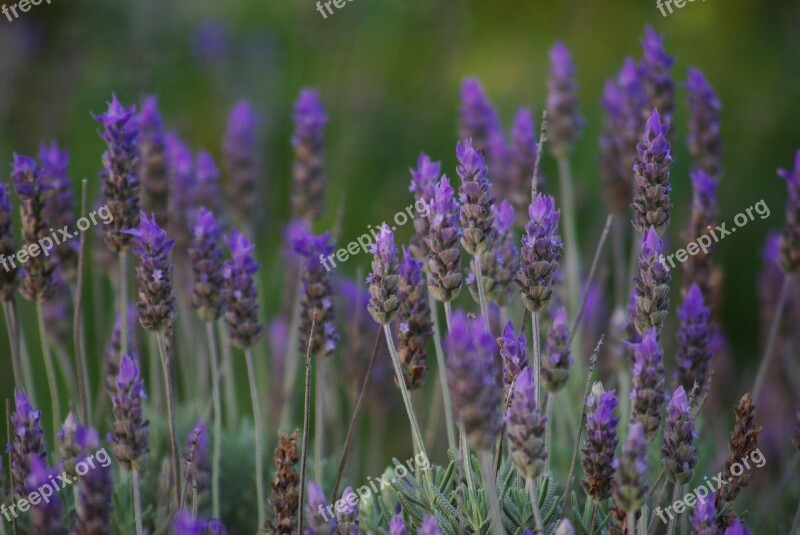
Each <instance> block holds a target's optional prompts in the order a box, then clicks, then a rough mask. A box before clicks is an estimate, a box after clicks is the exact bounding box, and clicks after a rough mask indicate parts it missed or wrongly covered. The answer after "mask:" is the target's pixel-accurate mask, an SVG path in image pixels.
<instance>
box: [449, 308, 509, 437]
mask: <svg viewBox="0 0 800 535" xmlns="http://www.w3.org/2000/svg"><path fill="white" fill-rule="evenodd" d="M445 349H446V350H447V356H448V358H447V379H448V382H449V385H450V396H451V399H452V402H453V410H454V411H455V413H456V415H457V416H458V418H459V420H460V422H461V425H463V426H464V430H465V432H466V433H467V438H468V439H469V442H470V444H472V446H473V447H474V448H476V449H477V450H478V451H487V450H490V449H491V448H492V447H494V444H495V440H496V439H497V435H498V434H499V433H500V429H501V427H502V418H501V414H500V402H501V397H502V389H501V388H500V385H499V382H498V379H499V377H498V376H499V373H498V372H499V371H500V370H499V369H497V364H498V362H497V360H496V359H495V352H496V351H497V345H496V342H495V339H494V337H493V336H492V334H491V333H490V332H488V331H487V330H486V328H485V326H484V322H483V321H482V320H479V319H478V320H469V319H467V315H466V314H465V313H464V312H461V311H456V312H455V313H454V314H453V318H452V323H451V325H450V332H449V333H448V336H447V339H446V340H445Z"/></svg>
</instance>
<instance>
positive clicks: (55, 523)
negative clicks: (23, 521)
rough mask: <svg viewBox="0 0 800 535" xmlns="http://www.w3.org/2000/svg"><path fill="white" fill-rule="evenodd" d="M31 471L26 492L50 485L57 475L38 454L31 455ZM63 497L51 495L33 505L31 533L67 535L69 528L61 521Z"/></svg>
mask: <svg viewBox="0 0 800 535" xmlns="http://www.w3.org/2000/svg"><path fill="white" fill-rule="evenodd" d="M29 460H30V465H31V471H30V474H29V475H28V478H27V480H26V485H25V487H24V492H25V494H26V495H27V494H28V493H33V492H36V491H37V489H39V488H41V487H42V486H43V485H50V484H51V482H52V481H54V478H55V476H56V475H57V474H56V473H55V471H51V470H50V469H49V468H48V467H47V464H46V462H45V460H44V459H42V458H41V457H38V456H37V455H31V456H30V459H29ZM62 512H63V511H62V507H61V499H60V498H59V497H58V494H54V495H53V496H50V499H49V500H46V501H40V502H39V503H38V504H37V505H33V506H32V507H31V523H30V533H32V534H41V535H44V534H47V535H67V528H66V527H65V526H64V523H63V522H62V521H61V515H62Z"/></svg>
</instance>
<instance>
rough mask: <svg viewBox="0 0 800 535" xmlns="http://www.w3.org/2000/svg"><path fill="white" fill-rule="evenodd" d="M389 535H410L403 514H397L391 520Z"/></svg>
mask: <svg viewBox="0 0 800 535" xmlns="http://www.w3.org/2000/svg"><path fill="white" fill-rule="evenodd" d="M389 535H408V530H407V529H406V525H405V523H404V522H403V515H401V514H396V515H394V516H393V517H392V520H391V521H390V522H389Z"/></svg>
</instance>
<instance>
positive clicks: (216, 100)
mask: <svg viewBox="0 0 800 535" xmlns="http://www.w3.org/2000/svg"><path fill="white" fill-rule="evenodd" d="M8 1H10V0H6V2H8ZM648 24H651V25H653V26H654V28H655V29H656V30H657V31H658V32H660V33H663V34H664V36H665V42H666V48H667V50H668V52H669V53H671V54H673V55H674V56H676V64H675V67H674V69H673V74H674V76H675V78H676V80H678V81H679V82H682V81H683V80H685V77H686V69H687V67H689V66H694V67H697V68H699V69H701V70H702V71H703V72H704V73H705V74H706V76H707V78H708V80H709V81H710V83H711V84H712V85H713V86H714V88H715V89H716V91H717V93H718V96H719V98H720V100H721V102H722V105H723V110H722V128H723V129H722V136H723V140H724V145H725V156H724V167H725V171H724V175H723V178H722V183H721V186H720V189H719V195H720V209H721V216H720V220H721V221H730V220H732V218H733V216H734V215H735V214H736V213H738V212H739V211H741V210H744V209H745V208H747V207H749V206H751V205H752V204H754V203H755V202H757V201H758V200H760V199H762V198H763V199H764V200H765V201H766V203H767V204H768V206H769V207H770V209H771V211H772V213H771V216H770V217H769V218H768V219H766V220H763V221H762V220H760V219H756V221H754V222H752V223H749V224H748V226H747V227H746V228H745V229H743V230H742V231H740V232H738V233H737V234H736V235H735V236H731V237H728V238H727V239H726V240H724V241H723V242H721V243H720V245H719V247H718V249H717V250H716V252H715V253H714V260H715V263H716V264H717V265H722V266H724V269H725V277H724V291H723V296H724V307H723V319H722V325H723V328H724V330H725V332H726V334H727V336H728V339H729V342H730V350H731V354H732V358H733V361H734V363H735V364H734V366H733V376H734V377H736V376H738V377H740V378H742V379H744V380H745V381H750V380H751V379H748V378H749V377H751V376H752V375H754V373H755V369H756V361H757V358H758V357H759V355H760V348H761V340H762V334H763V333H762V332H761V331H762V327H761V325H760V323H759V312H758V301H757V275H758V272H759V269H760V266H761V257H760V251H761V248H762V244H763V240H764V237H765V236H766V234H767V232H768V231H769V230H774V229H779V228H780V227H781V226H782V224H783V221H784V217H783V202H784V198H785V187H784V184H783V183H782V181H780V180H779V179H778V178H777V176H776V173H775V170H776V168H777V167H788V166H790V165H791V164H792V163H793V159H794V152H795V150H796V149H797V147H798V146H800V130H799V129H798V120H800V111H798V103H800V53H799V51H800V32H798V31H797V28H798V27H800V2H796V1H794V2H792V1H788V0H779V1H771V2H769V3H766V4H765V3H757V2H736V3H733V2H723V1H721V0H707V1H701V0H696V1H694V2H693V3H687V5H686V6H685V7H684V8H682V9H676V10H675V12H674V13H673V14H672V15H669V16H668V17H662V15H661V13H660V12H659V11H658V10H657V8H656V6H655V1H654V0H653V1H649V0H648V1H641V2H640V1H637V2H634V1H630V0H629V1H621V0H608V1H605V2H592V1H588V0H582V1H575V0H571V1H570V0H564V1H559V2H519V1H517V0H513V1H512V0H492V1H491V2H485V1H484V2H481V1H445V0H405V1H403V2H391V1H384V2H378V1H375V0H352V1H349V2H347V3H346V5H345V6H344V8H342V9H340V10H336V11H335V13H334V14H333V15H332V16H329V17H328V18H327V19H323V17H322V16H321V15H320V14H319V13H318V12H317V10H316V8H315V5H314V3H313V2H311V1H309V0H288V1H282V2H257V1H253V0H226V1H225V2H211V1H206V0H135V1H128V2H117V1H106V0H92V1H73V0H53V2H52V4H50V5H47V4H44V3H43V4H41V5H39V6H35V7H33V8H32V9H31V11H30V12H28V13H26V14H23V16H21V17H20V18H19V19H17V20H15V21H14V22H12V23H9V22H8V21H7V20H5V19H4V18H3V19H2V20H0V179H2V180H3V181H7V180H8V169H9V162H10V161H11V156H12V153H13V151H17V152H21V153H24V154H30V153H34V152H35V151H36V149H37V147H38V145H39V143H40V142H42V141H47V140H50V139H56V140H58V141H59V142H60V143H61V144H62V145H64V146H66V147H68V148H69V150H70V153H71V166H70V173H71V175H72V176H73V177H74V178H75V179H76V186H77V183H78V179H80V178H84V177H86V178H88V179H89V190H90V199H94V198H95V197H96V195H97V192H98V191H99V181H98V180H97V178H96V177H97V172H98V170H99V169H100V155H101V153H102V151H103V150H104V146H103V143H102V141H101V140H100V138H99V136H98V135H97V125H96V123H95V121H93V120H92V117H91V115H90V112H95V113H99V112H101V111H102V110H103V109H104V107H105V102H106V101H108V100H109V99H110V96H111V93H112V92H116V94H117V95H118V96H119V97H120V99H121V100H122V101H123V102H125V103H130V102H140V101H141V99H142V98H143V97H144V96H146V95H151V94H154V95H158V98H159V104H160V109H161V111H162V114H163V115H164V118H165V121H166V123H167V125H168V127H169V128H170V129H173V130H176V131H178V132H179V133H180V134H181V135H182V136H183V137H184V138H185V139H186V140H187V141H188V142H189V143H190V144H191V145H192V146H193V147H194V148H196V149H199V148H204V149H207V150H209V151H211V152H212V153H213V154H214V155H215V156H219V155H220V145H221V137H222V132H223V129H224V125H225V121H226V117H227V114H228V111H229V110H230V108H231V106H232V105H233V104H234V103H235V102H236V101H237V100H239V99H241V98H247V99H249V100H250V101H251V102H252V103H253V104H254V105H255V107H256V108H257V110H258V111H259V114H260V117H261V119H262V137H261V145H262V148H263V153H262V155H263V163H264V166H263V169H264V173H263V177H262V180H263V187H264V195H263V198H262V199H261V206H262V213H263V221H264V224H263V226H262V227H261V231H260V235H259V243H258V251H259V259H260V260H261V261H262V264H263V266H264V269H263V272H262V302H263V309H264V313H265V315H266V316H269V315H272V314H274V313H275V312H276V310H277V308H278V307H279V306H280V304H281V284H282V279H281V277H280V276H279V274H280V272H281V270H282V269H283V266H282V260H281V257H280V249H281V247H282V238H281V231H282V228H283V225H284V224H285V223H286V222H287V221H288V219H289V217H290V205H289V186H290V180H291V161H292V157H293V156H292V151H291V147H290V144H289V138H290V135H291V131H292V128H293V125H292V104H293V101H294V99H295V98H296V96H297V93H298V91H299V90H300V89H301V88H303V87H307V86H315V87H318V88H319V89H320V91H321V95H322V99H323V101H324V102H325V105H326V107H327V112H328V115H329V117H330V124H329V127H328V129H327V134H326V147H327V148H326V151H327V162H328V163H327V174H328V179H329V182H328V189H327V202H326V204H327V209H326V212H325V215H324V216H323V218H322V220H321V221H320V222H319V224H318V228H317V229H316V230H318V231H321V230H324V229H329V228H330V229H334V230H335V232H336V234H337V235H338V236H339V241H340V243H343V244H345V243H347V242H349V241H351V240H353V239H355V238H356V237H357V236H358V235H360V234H362V233H363V232H364V231H365V229H366V227H367V225H368V224H372V225H373V226H374V225H376V224H377V223H380V222H381V221H383V220H388V219H389V218H391V217H392V216H393V214H395V213H396V212H398V211H401V210H402V209H404V207H405V206H407V205H408V204H409V203H410V202H411V197H410V196H409V195H408V193H407V188H408V178H409V175H408V172H407V170H408V168H409V167H410V166H412V165H413V164H414V163H415V162H416V158H417V155H418V153H419V152H420V151H422V150H424V151H425V152H427V153H428V154H430V155H431V156H432V157H434V158H435V159H441V160H442V161H443V164H444V169H445V170H447V171H448V172H449V173H451V174H452V173H453V170H454V164H455V154H454V152H455V151H454V147H455V142H456V139H457V138H456V122H457V109H458V89H459V86H460V84H461V81H462V80H463V78H464V77H466V76H477V77H478V78H480V80H481V81H482V83H483V86H484V88H485V89H486V91H487V93H488V94H489V96H490V98H491V99H492V100H493V102H494V103H495V105H496V106H497V108H498V110H499V112H500V115H501V117H502V119H503V122H504V125H505V126H506V128H507V127H508V126H509V125H510V122H511V119H512V118H513V114H514V112H515V110H516V109H517V108H518V107H520V106H530V107H532V108H533V109H534V113H535V116H536V117H537V123H538V117H539V116H540V114H541V110H542V107H543V104H544V101H545V98H546V86H545V82H546V72H547V51H548V49H549V48H550V46H552V44H553V42H554V41H556V40H562V41H564V42H565V43H566V44H567V46H568V47H569V48H570V50H571V52H572V54H573V57H574V60H575V63H576V64H577V68H578V83H579V86H580V87H579V95H580V99H581V111H582V114H583V115H584V116H585V117H586V120H587V123H586V127H585V129H584V131H583V133H582V135H581V137H580V140H579V142H578V143H577V146H576V147H575V152H574V156H573V170H574V176H575V181H576V186H577V200H578V203H579V211H578V212H579V216H580V219H579V232H580V237H581V246H582V250H583V251H582V254H583V257H584V258H591V254H592V252H593V251H594V246H595V243H596V240H597V238H598V236H599V234H600V230H601V227H602V223H603V221H604V219H605V215H606V207H605V205H604V203H603V202H602V199H601V196H600V192H599V174H598V169H597V160H598V135H599V132H600V128H601V124H602V122H601V117H602V116H601V108H600V106H599V100H600V94H601V91H602V85H603V82H604V80H605V79H607V78H609V77H612V76H614V75H615V73H616V72H617V71H618V70H619V68H620V67H621V65H622V62H623V59H624V58H625V57H626V56H633V57H635V58H639V57H640V56H641V51H640V45H639V41H640V39H641V37H642V36H643V34H644V28H645V27H646V25H648ZM677 102H678V104H679V108H678V112H677V114H676V117H675V123H674V129H675V130H676V132H677V133H676V135H677V137H676V143H675V146H674V148H673V153H674V156H675V165H674V167H673V172H672V183H673V187H674V194H673V202H674V204H675V209H674V212H673V223H672V226H671V228H670V239H669V245H668V248H671V249H674V248H677V247H678V246H683V245H685V244H683V243H682V240H680V239H679V237H678V236H679V232H680V231H681V230H682V229H683V227H684V226H685V222H686V221H687V218H688V215H689V203H690V198H691V188H690V181H689V177H688V168H687V159H688V151H687V149H686V120H687V111H686V106H685V102H686V94H685V91H683V89H682V87H680V89H679V95H678V99H677ZM542 165H543V167H542V171H543V174H544V175H545V176H551V177H555V176H556V172H555V162H554V160H553V159H552V157H551V156H550V155H549V154H547V153H545V156H544V157H543V160H542ZM555 182H556V181H555V180H553V181H552V183H553V184H555ZM554 187H555V186H554ZM555 194H556V196H557V197H558V193H557V191H555ZM411 232H412V226H411V225H407V226H406V227H404V228H403V229H401V230H399V231H398V240H399V241H400V242H405V241H406V240H407V238H408V236H409V235H410V233H411ZM368 263H369V258H367V256H366V255H360V256H358V257H356V258H354V259H351V260H349V261H348V262H347V263H346V264H344V266H343V267H341V268H339V269H341V270H342V273H343V274H347V275H349V276H351V277H352V276H355V275H356V273H358V272H366V270H368ZM359 270H360V271H359ZM674 273H675V274H676V275H677V272H674ZM676 286H677V285H676ZM675 303H676V304H677V300H676V301H675ZM111 306H112V304H111V303H109V310H110V307H111ZM673 310H674V308H673ZM30 312H31V309H29V308H28V307H27V306H24V307H23V313H24V314H26V317H28V318H32V316H30ZM88 314H89V317H90V318H92V321H91V322H89V323H87V329H89V331H90V332H89V336H88V338H87V344H88V348H89V350H90V354H94V355H99V354H101V353H102V344H103V343H104V340H106V339H107V332H108V329H109V325H110V322H111V320H110V317H109V316H110V314H109V315H108V316H104V315H103V314H98V313H97V310H96V309H94V310H90V311H88ZM672 320H673V321H674V317H673V318H672ZM25 327H26V326H25V325H23V328H25ZM32 327H33V325H31V329H29V331H30V332H29V334H27V336H28V337H29V341H28V345H30V346H32V347H35V346H36V343H37V340H36V334H35V330H34V329H32ZM95 330H96V331H97V332H96V333H95V332H94V331H95ZM669 343H673V342H669ZM7 347H8V345H7V343H6V342H5V333H3V335H2V343H0V355H2V365H3V366H4V369H9V364H8V358H7V357H8V355H7ZM34 354H35V353H34ZM668 354H669V353H668ZM92 358H96V357H92ZM34 361H35V362H40V361H38V360H36V359H34ZM42 383H43V379H42ZM10 384H11V377H10V373H7V374H5V373H4V374H3V377H2V378H0V391H2V397H3V398H5V397H7V396H8V395H9V394H10ZM43 386H44V385H43V384H42V388H43ZM723 387H724V385H723ZM793 402H795V403H796V399H795V400H793ZM721 418H724V419H725V420H726V421H729V420H730V417H729V415H726V416H724V417H723V416H721ZM772 468H773V469H776V470H778V467H777V466H773V467H772Z"/></svg>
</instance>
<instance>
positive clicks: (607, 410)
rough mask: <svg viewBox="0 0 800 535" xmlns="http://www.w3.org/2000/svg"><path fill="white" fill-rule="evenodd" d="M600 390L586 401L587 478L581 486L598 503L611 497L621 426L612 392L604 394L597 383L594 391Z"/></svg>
mask: <svg viewBox="0 0 800 535" xmlns="http://www.w3.org/2000/svg"><path fill="white" fill-rule="evenodd" d="M598 387H599V388H600V391H599V392H594V391H593V393H592V394H591V395H589V396H587V397H586V441H585V442H584V444H583V448H581V451H582V452H583V461H581V464H582V465H583V472H584V474H586V479H585V480H583V481H581V484H582V485H583V488H584V490H586V493H587V494H588V495H589V496H591V497H592V499H594V500H595V501H600V500H605V499H606V498H608V497H609V496H610V495H611V478H612V477H613V476H614V470H615V467H614V462H613V461H614V450H616V449H617V422H619V418H617V417H615V416H614V409H616V407H617V396H616V395H614V391H613V390H609V391H607V392H606V391H602V385H600V383H596V384H595V389H597V388H598ZM593 390H594V389H593Z"/></svg>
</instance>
